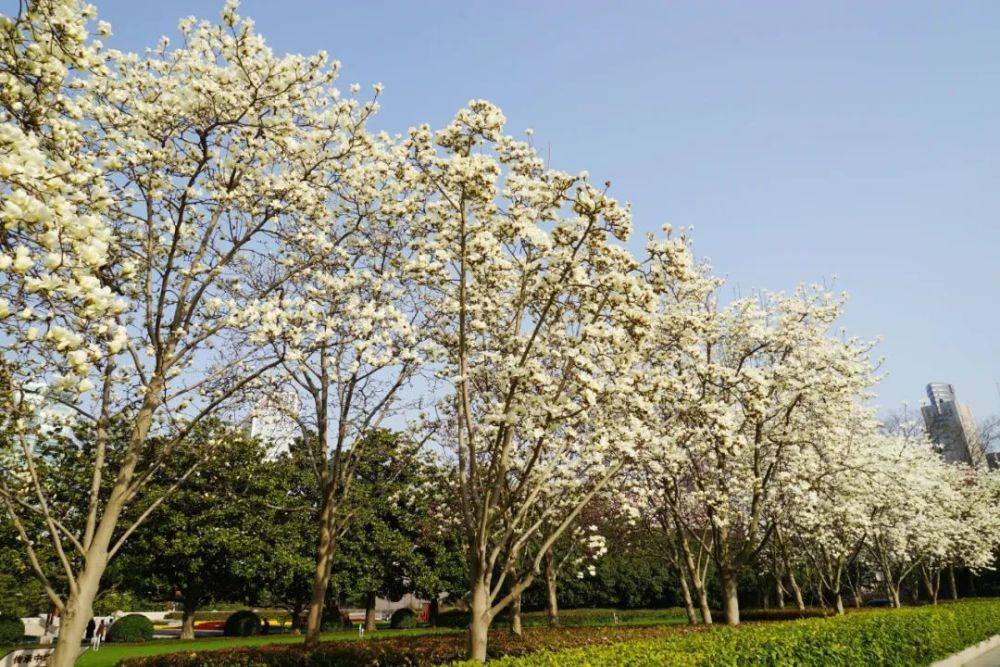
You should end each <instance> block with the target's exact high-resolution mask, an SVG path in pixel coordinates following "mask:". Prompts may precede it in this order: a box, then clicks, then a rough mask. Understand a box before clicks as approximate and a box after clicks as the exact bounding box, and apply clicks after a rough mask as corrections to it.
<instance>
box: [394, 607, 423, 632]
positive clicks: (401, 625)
mask: <svg viewBox="0 0 1000 667" xmlns="http://www.w3.org/2000/svg"><path fill="white" fill-rule="evenodd" d="M389 627H391V628H393V629H395V630H410V629H412V628H415V627H417V615H416V613H415V612H414V611H413V610H412V609H410V608H408V607H403V608H401V609H397V610H396V611H394V612H392V616H391V617H390V618H389Z"/></svg>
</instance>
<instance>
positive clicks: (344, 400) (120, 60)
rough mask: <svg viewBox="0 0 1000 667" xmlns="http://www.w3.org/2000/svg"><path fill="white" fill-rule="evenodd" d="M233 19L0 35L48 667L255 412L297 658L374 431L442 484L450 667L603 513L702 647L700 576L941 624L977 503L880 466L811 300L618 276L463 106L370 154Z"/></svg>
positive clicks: (2, 262) (328, 67) (57, 25)
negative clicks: (592, 512) (311, 516)
mask: <svg viewBox="0 0 1000 667" xmlns="http://www.w3.org/2000/svg"><path fill="white" fill-rule="evenodd" d="M236 10H237V8H236V4H235V3H234V2H229V3H227V5H226V7H225V9H224V10H223V13H222V20H221V22H219V23H211V22H203V21H196V20H194V19H185V20H183V21H182V22H181V24H180V40H179V44H178V45H176V46H173V45H171V43H170V41H169V40H167V39H166V38H164V39H163V40H161V41H160V42H159V43H158V44H157V45H156V46H155V47H153V48H151V49H149V50H147V51H146V52H144V53H143V54H134V53H122V52H118V51H114V50H106V49H105V47H104V45H103V44H102V43H101V42H100V41H98V40H97V39H94V38H93V37H92V36H91V35H90V34H89V33H88V29H89V27H90V21H91V20H92V18H93V10H92V9H91V8H89V7H86V6H84V5H82V4H81V3H80V2H79V1H78V0H30V1H28V2H25V3H22V4H21V5H20V6H19V12H18V13H17V15H16V16H13V17H4V18H2V19H0V77H2V79H3V83H4V85H3V88H2V93H0V121H2V126H0V179H2V182H0V189H2V192H3V206H2V208H0V220H2V222H3V236H2V240H0V272H2V273H0V292H2V294H0V299H2V300H0V324H2V326H3V345H4V347H3V353H4V359H3V361H4V372H5V373H8V375H9V381H8V384H9V385H10V387H11V389H12V390H11V391H10V392H8V395H7V397H6V398H5V401H7V405H5V408H6V409H5V411H4V415H3V423H2V438H3V450H2V452H0V455H2V460H0V463H2V468H0V500H2V503H3V505H4V507H5V509H6V511H7V513H8V516H9V518H10V521H11V524H12V525H13V526H14V527H15V529H16V530H17V532H18V536H19V538H20V540H21V542H22V545H23V548H24V551H25V554H26V558H27V560H28V561H29V562H30V563H31V566H32V570H33V572H34V574H35V576H36V577H37V578H38V579H39V581H40V582H41V583H42V585H43V586H44V588H45V591H46V594H47V595H48V597H49V599H50V601H51V603H52V605H53V606H54V607H55V608H56V609H58V610H59V612H60V614H61V617H62V629H61V632H60V635H59V640H58V643H57V646H56V651H55V654H54V657H53V663H52V664H54V665H57V666H58V667H68V666H69V665H71V664H72V662H73V661H74V659H75V657H76V653H77V650H78V647H79V642H80V639H81V637H82V636H83V634H84V630H85V626H86V623H87V621H88V620H89V619H90V618H91V615H92V607H93V602H94V599H95V596H96V595H97V593H98V591H99V588H100V584H101V578H102V576H103V573H104V571H105V569H106V568H107V566H108V563H109V561H110V560H111V559H112V558H113V557H114V556H115V555H116V554H117V553H118V552H119V551H120V550H121V549H122V546H123V545H124V544H125V543H126V542H127V540H128V539H129V537H130V536H131V535H133V533H134V532H135V531H136V530H141V529H142V525H143V523H144V522H145V521H147V520H149V518H150V517H151V516H155V512H156V510H157V507H158V506H160V505H161V504H162V503H163V502H164V500H165V499H167V498H169V497H170V495H171V494H172V493H173V492H174V491H175V490H176V489H177V488H180V486H181V485H183V484H184V482H185V480H186V479H187V478H188V477H189V476H190V475H191V474H194V473H195V472H196V471H197V468H198V466H199V465H200V460H201V459H199V457H198V456H195V457H194V460H193V462H192V463H191V465H190V466H188V467H187V468H186V469H185V470H182V471H179V472H178V473H177V474H176V475H175V478H174V479H173V480H172V481H171V482H170V483H169V484H163V479H162V478H163V474H162V472H163V470H164V469H165V468H167V467H168V466H167V463H168V462H171V461H172V460H173V458H174V455H175V454H176V453H177V452H178V451H179V450H180V448H181V447H183V446H184V445H186V444H189V443H190V441H191V440H192V438H191V436H192V434H193V433H195V432H196V430H197V429H198V427H199V424H202V423H204V422H206V421H207V420H210V419H211V418H212V417H214V416H217V415H219V414H222V413H223V412H224V413H225V414H226V415H230V416H231V415H236V416H237V417H239V416H241V415H246V414H247V409H246V407H245V406H246V403H247V401H248V400H251V399H252V398H253V397H254V396H258V395H259V394H260V393H261V392H274V394H275V395H276V396H283V397H287V396H291V395H293V394H294V395H295V396H296V398H297V399H298V400H297V401H289V402H288V404H289V407H291V406H292V404H293V403H294V404H297V405H300V406H302V408H301V409H297V410H290V411H289V417H294V418H295V419H296V420H297V421H298V424H299V427H300V429H301V438H300V441H301V443H302V452H303V455H305V456H307V457H308V459H309V461H310V467H311V470H312V472H313V479H312V482H311V483H312V484H313V485H314V491H315V493H313V494H312V495H313V496H314V497H316V498H318V502H319V506H318V508H316V512H315V553H314V556H315V568H314V573H313V584H312V595H311V602H310V604H309V609H308V622H307V632H306V640H307V641H309V642H315V641H317V640H318V638H319V631H320V627H321V624H322V620H323V613H324V601H325V599H326V598H327V595H326V594H327V590H328V587H329V582H330V580H331V576H332V574H333V572H332V568H333V567H334V563H335V562H336V559H335V555H336V554H337V550H338V543H339V541H340V540H341V539H342V538H343V536H344V535H345V534H347V532H348V530H349V528H350V527H351V522H352V519H354V518H355V517H356V516H357V514H358V509H357V503H358V502H361V501H359V500H358V498H359V493H358V491H357V489H356V488H355V485H354V480H355V479H356V478H357V474H356V473H357V471H358V470H359V468H360V467H363V464H364V461H365V456H366V449H367V447H368V445H367V444H366V443H369V442H371V439H370V438H366V437H365V436H366V434H369V433H371V432H372V430H373V429H376V428H378V427H380V426H382V425H384V424H386V423H388V422H390V421H391V422H392V423H393V424H396V425H398V424H403V423H409V424H411V425H412V429H413V433H412V436H413V437H412V440H413V441H415V442H418V443H422V444H423V445H425V446H426V447H427V448H428V450H429V451H432V452H434V453H435V454H436V455H437V457H438V458H439V465H440V467H441V469H442V470H444V471H446V472H447V474H445V475H441V476H438V475H433V476H432V477H433V479H429V480H428V485H431V484H434V485H435V486H436V488H437V493H439V494H442V495H443V496H444V497H445V500H444V501H443V502H442V503H441V504H440V506H441V507H447V508H450V509H452V510H453V511H452V512H451V513H450V515H449V516H448V518H449V519H450V520H451V521H453V522H454V525H455V526H456V530H457V531H458V534H459V535H460V539H461V542H462V543H463V544H464V547H465V550H466V555H467V558H466V561H467V562H466V570H467V572H468V602H469V606H470V609H471V622H470V628H469V655H470V657H471V658H475V659H478V660H484V659H485V657H486V655H487V640H488V630H489V628H490V625H491V623H492V621H493V620H494V619H495V618H496V617H497V615H498V614H500V613H501V612H503V611H504V610H506V609H508V608H513V609H515V610H516V609H518V608H519V605H520V598H521V595H522V593H523V592H524V591H525V590H526V589H527V588H528V587H529V586H530V585H532V583H533V582H535V581H536V579H539V578H540V577H542V576H544V577H545V579H546V580H547V582H548V583H549V584H550V586H549V587H550V591H551V592H552V594H551V596H550V597H552V598H553V601H552V603H551V606H552V610H553V612H554V611H555V601H554V596H555V593H554V576H555V575H554V572H555V571H556V570H558V568H559V567H561V564H563V563H565V562H566V560H567V558H569V556H567V554H571V553H572V552H573V549H572V548H571V546H568V545H567V542H570V543H572V542H573V541H574V540H577V539H586V540H588V545H589V546H588V550H589V551H591V552H593V551H595V550H597V551H599V549H598V547H599V544H600V539H599V538H596V539H595V536H594V535H593V534H591V533H590V532H589V531H581V530H580V528H579V526H578V525H577V524H578V522H579V518H580V516H581V513H582V512H584V510H585V508H586V507H587V506H588V504H589V503H591V502H592V501H593V500H594V499H595V498H597V497H598V496H607V495H609V494H610V495H612V496H614V498H615V503H616V504H618V505H621V506H624V507H627V508H628V510H629V512H630V513H631V514H632V515H633V516H634V517H636V518H637V519H642V520H645V521H648V522H649V523H650V524H651V525H652V524H655V525H656V526H658V527H659V529H660V530H662V531H663V533H664V535H665V536H667V538H668V539H666V540H665V541H663V544H666V545H669V546H668V547H667V550H668V551H669V554H665V556H667V558H668V560H670V562H673V563H674V564H675V566H676V567H677V569H678V572H679V573H680V576H681V579H682V582H683V583H684V588H685V590H688V592H689V599H690V600H692V602H691V603H690V605H689V606H692V609H691V617H692V618H694V613H693V604H694V602H693V600H695V599H696V600H697V604H698V605H699V606H700V607H701V612H702V617H703V618H704V619H705V620H706V621H707V620H709V618H710V611H709V606H708V598H707V593H706V586H707V584H706V581H705V579H706V576H707V574H706V573H707V572H708V564H709V562H711V563H712V564H713V565H714V571H715V572H716V573H717V574H718V576H719V579H720V583H721V587H722V590H723V591H724V611H725V614H726V618H727V620H728V622H730V623H737V622H738V621H739V605H738V590H737V582H738V580H739V577H740V575H741V574H742V573H745V572H746V571H747V570H748V569H750V568H753V567H755V566H756V565H758V564H759V563H761V562H764V561H765V560H766V559H767V558H771V560H772V561H774V562H780V564H781V565H780V567H781V568H782V571H783V572H788V573H789V575H790V574H791V572H793V571H794V569H795V568H801V567H802V563H804V562H805V560H806V559H811V560H809V563H810V564H811V567H812V571H813V572H816V573H820V576H821V577H822V581H823V585H824V586H825V587H826V588H827V590H828V591H830V592H831V594H833V595H834V596H835V597H836V599H837V600H838V604H839V603H840V595H841V590H842V589H843V587H844V582H845V579H846V576H845V573H846V572H847V570H850V569H852V568H854V567H855V566H856V564H857V563H860V562H864V563H867V564H869V565H870V566H871V567H872V568H875V569H877V571H878V572H879V573H880V575H881V580H882V581H884V582H886V586H887V590H889V591H890V592H892V591H895V594H896V595H895V597H894V600H896V601H897V602H898V591H899V585H898V582H899V581H900V580H901V578H903V577H906V576H908V575H910V574H911V573H912V572H920V573H921V575H922V576H923V577H924V579H925V580H926V582H927V585H928V587H929V589H930V590H933V591H934V592H935V595H936V591H937V588H936V587H937V586H938V584H939V582H940V576H941V572H942V571H943V568H946V567H947V566H950V565H955V564H963V565H969V566H973V567H976V566H980V565H982V564H984V561H985V558H986V555H988V553H989V552H990V550H991V548H992V546H993V545H994V543H995V540H996V533H997V527H996V525H995V523H996V522H995V520H994V518H993V517H992V516H986V515H983V514H982V513H981V512H978V513H977V512H976V511H975V508H976V507H978V506H980V505H981V504H982V503H984V502H985V500H984V499H990V500H992V499H994V498H995V485H994V484H993V482H992V478H985V477H984V478H980V477H977V476H976V475H975V474H973V473H971V472H969V471H964V470H961V469H958V468H945V467H943V466H941V465H940V464H939V463H938V462H937V460H936V459H935V458H934V457H933V456H931V455H930V454H929V453H928V452H929V450H927V448H926V447H925V446H924V445H923V443H919V442H918V443H909V442H904V441H902V440H900V439H899V438H893V437H888V436H883V435H881V434H880V433H879V431H878V428H877V426H876V424H875V423H874V420H873V419H872V418H871V416H870V415H869V414H868V413H867V412H866V410H865V408H864V407H862V406H863V404H864V402H865V401H866V400H867V399H868V398H869V397H870V392H871V387H872V385H873V382H874V375H873V373H874V369H873V364H872V361H871V359H870V357H869V352H870V346H869V345H867V344H864V343H861V342H859V341H856V340H853V339H846V338H843V337H838V336H837V335H834V334H833V332H831V327H832V326H833V325H834V322H835V321H836V319H837V318H838V316H839V314H840V310H841V307H842V302H841V300H840V299H838V298H835V297H833V296H831V295H829V294H827V293H826V292H824V291H822V290H818V289H801V290H799V291H797V292H796V293H794V294H792V295H790V296H773V297H762V298H760V299H755V300H741V301H737V302H734V303H731V304H723V303H721V300H720V299H719V298H718V289H719V281H717V280H716V279H714V278H712V276H711V275H710V274H709V272H708V270H707V268H706V267H704V266H702V265H699V264H698V263H697V262H696V261H695V260H694V259H693V257H692V254H691V250H690V247H689V243H688V240H687V238H686V237H685V236H684V235H675V234H673V233H672V232H671V231H670V230H669V229H666V230H664V232H663V234H661V235H659V236H650V237H649V238H648V239H647V240H646V243H645V245H644V247H643V250H642V252H641V253H640V254H639V255H638V256H637V255H636V254H634V253H633V252H630V251H629V250H628V249H627V247H626V243H627V242H628V241H629V237H630V234H631V212H630V209H629V206H628V205H626V204H623V203H621V202H619V201H616V200H615V199H613V198H611V196H609V191H608V190H609V186H608V185H607V184H605V185H603V186H597V185H594V184H593V183H592V182H591V181H590V179H589V176H588V175H587V174H586V173H585V172H581V173H575V174H574V173H567V172H562V171H558V170H554V169H551V168H550V167H548V166H547V165H546V164H545V162H544V161H543V160H542V159H541V158H540V157H539V155H538V154H537V153H536V151H535V150H534V148H533V147H532V145H531V143H530V141H522V140H518V139H515V138H513V137H511V136H509V135H508V134H506V133H505V131H504V125H505V122H506V121H505V118H504V116H503V114H502V113H501V112H500V110H499V109H498V108H496V107H495V106H493V105H492V104H490V103H488V102H485V101H480V100H475V101H473V102H471V103H470V104H469V105H468V107H467V108H465V109H462V110H460V111H459V112H458V114H457V115H456V116H455V118H454V120H453V121H452V122H451V123H450V124H448V125H447V126H446V127H445V128H443V129H442V130H440V131H432V130H431V129H430V128H429V127H428V126H426V125H420V126H416V127H414V128H412V129H411V130H410V131H409V132H408V133H407V134H406V135H405V136H403V137H390V136H387V135H385V134H378V133H374V132H372V131H370V130H369V129H368V128H367V124H368V123H369V121H370V119H371V118H372V116H373V115H374V114H375V113H376V112H377V110H378V105H377V103H376V98H377V97H378V94H379V91H380V87H379V86H376V87H375V93H374V95H373V97H372V99H369V100H362V99H359V97H358V93H359V88H358V87H357V86H351V89H350V94H349V95H345V94H343V93H342V92H341V91H340V90H339V89H338V88H337V87H335V80H336V78H337V74H338V71H339V63H336V62H333V61H330V60H329V59H328V58H327V56H326V55H325V54H322V53H320V54H315V55H312V56H299V55H276V54H274V53H273V52H272V51H271V50H270V49H269V48H268V46H267V45H266V43H265V42H264V40H263V39H262V38H261V37H260V36H259V35H258V34H257V33H256V32H255V30H254V26H253V23H252V22H251V21H249V20H247V19H244V18H241V17H240V16H239V15H238V14H237V13H236ZM97 30H98V32H99V33H101V34H102V35H106V34H108V33H109V31H110V28H109V27H108V26H106V25H104V24H98V26H97ZM278 402H280V401H278ZM53 406H59V408H58V410H59V411H60V412H59V414H60V415H61V417H60V418H61V419H62V418H66V419H72V420H79V421H80V422H83V423H86V424H88V428H90V429H92V432H93V433H94V436H93V440H94V442H93V445H92V446H88V447H87V448H86V449H85V451H82V452H81V455H82V456H84V457H85V459H86V461H87V470H88V472H89V484H88V485H87V486H88V490H89V493H88V500H87V502H86V504H85V506H81V507H74V508H70V509H68V510H63V509H58V508H56V507H55V506H54V505H53V504H52V503H51V502H50V501H49V498H50V497H51V494H52V492H53V489H54V488H57V487H58V485H59V483H60V480H59V479H58V478H53V477H51V476H46V475H45V474H43V472H42V470H43V468H45V467H44V466H40V465H39V463H40V461H39V460H38V457H39V456H40V454H39V452H40V451H41V450H40V449H39V448H38V447H36V445H37V444H38V440H39V439H40V438H46V437H49V435H51V430H47V429H46V423H45V422H46V420H47V419H49V418H50V417H51V416H52V415H53V410H55V409H56V408H54V407H53ZM111 424H116V425H119V427H120V425H122V424H124V425H125V426H124V428H125V430H126V433H125V434H124V435H123V436H121V437H120V438H119V440H121V441H123V442H124V443H125V444H124V445H123V447H124V449H123V450H122V451H116V452H115V455H114V456H109V455H108V454H109V451H108V447H109V434H108V429H109V426H110V425H111ZM116 441H117V440H116ZM189 449H190V448H188V451H187V454H186V455H187V456H190V451H189ZM202 449H203V452H202V454H203V457H202V458H204V457H208V456H211V454H212V443H211V442H206V443H204V444H203V445H202ZM439 477H440V478H441V479H444V482H443V483H440V484H438V483H437V480H438V479H439ZM151 480H156V481H157V484H156V485H155V488H156V490H157V491H156V493H154V494H150V493H147V487H149V486H150V482H151ZM424 491H426V489H422V490H421V492H424ZM911 495H913V496H917V497H918V498H919V500H914V499H912V498H911V497H910V496H911ZM137 504H138V505H139V506H137ZM123 517H129V519H128V520H125V519H123ZM580 535H584V536H585V537H583V538H580V537H578V536H580ZM785 579H786V578H785V577H782V578H781V579H779V581H784V580H785Z"/></svg>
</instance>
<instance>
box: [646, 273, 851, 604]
mask: <svg viewBox="0 0 1000 667" xmlns="http://www.w3.org/2000/svg"><path fill="white" fill-rule="evenodd" d="M840 310H841V300H839V299H836V298H834V297H832V296H831V295H829V294H827V293H826V292H823V291H822V290H819V289H804V288H803V289H800V290H798V291H797V292H796V293H795V294H793V295H791V296H780V295H779V296H772V297H766V298H762V299H761V300H760V301H759V302H758V301H755V300H740V301H736V302H734V303H733V304H731V305H730V306H728V307H726V308H719V307H718V306H717V305H716V302H715V300H714V299H713V298H709V299H707V300H706V301H705V306H704V308H703V313H702V317H701V318H699V319H695V320H692V322H693V323H695V326H697V327H698V329H699V330H700V332H701V333H700V337H699V340H698V341H697V343H696V344H695V346H694V348H693V349H690V350H688V351H687V353H686V354H685V355H683V357H682V358H681V360H680V361H679V362H678V363H677V364H674V365H673V366H663V365H661V366H659V367H658V368H657V369H654V371H656V370H658V371H659V373H660V375H661V376H662V378H663V379H662V380H658V382H661V383H662V384H663V385H664V386H667V387H670V388H671V389H670V391H668V392H665V393H663V394H661V395H655V396H654V397H652V399H651V400H650V403H651V404H653V406H654V407H655V409H654V410H652V411H651V412H650V413H649V414H648V415H647V427H648V428H649V429H650V430H651V431H652V432H653V433H654V434H655V438H654V439H653V440H652V441H651V442H652V444H653V446H650V447H646V448H644V450H643V458H642V460H641V464H642V466H643V470H642V474H643V475H644V479H646V480H648V491H647V494H648V495H649V497H648V498H647V499H646V503H645V508H646V509H647V510H650V509H651V510H652V511H654V512H656V511H659V512H660V513H661V514H666V515H667V516H669V518H670V520H672V521H673V522H674V524H675V529H676V530H677V531H678V533H677V534H678V536H679V548H680V552H681V554H682V557H683V559H684V562H685V564H686V565H687V570H688V574H689V575H690V576H691V577H692V579H693V580H694V581H695V584H696V588H697V584H698V581H697V579H696V577H697V575H698V573H699V571H703V570H702V569H701V568H702V567H703V566H699V563H698V561H697V559H696V558H693V556H694V555H696V553H697V551H694V550H693V549H692V548H691V543H694V544H696V545H697V548H698V549H701V550H703V551H707V552H709V553H710V554H711V556H712V560H713V564H714V566H715V569H716V572H717V574H718V576H719V580H720V584H721V588H722V591H723V603H724V604H723V606H724V611H725V614H726V620H727V622H728V623H730V624H736V623H739V602H738V596H737V581H738V578H739V575H740V573H741V572H742V571H744V570H745V569H746V568H747V567H749V566H750V565H751V564H753V563H755V562H756V561H757V559H758V557H759V556H760V555H761V554H762V553H763V551H764V549H765V548H766V547H767V545H768V544H769V542H770V539H771V538H772V536H773V534H774V531H775V527H776V524H775V517H777V516H779V515H780V514H781V512H782V508H784V507H786V506H788V504H789V503H791V502H793V501H794V499H795V494H796V492H797V490H798V489H799V487H800V486H801V483H802V480H807V479H809V478H810V476H811V475H812V471H810V470H809V466H808V457H806V456H805V455H804V453H805V452H806V451H808V450H809V449H810V448H812V447H815V446H817V445H818V443H821V442H823V441H825V440H828V439H829V438H830V437H831V433H832V432H834V431H835V430H836V429H837V428H839V427H840V425H842V424H843V422H844V421H845V420H846V419H847V418H848V417H849V416H850V414H851V411H852V409H853V406H854V403H855V401H856V400H857V399H858V398H859V397H862V396H863V392H864V391H865V390H866V388H867V387H868V386H869V384H870V383H871V370H870V367H871V364H870V362H869V360H868V350H869V346H868V345H864V344H861V343H859V342H857V341H855V340H852V339H846V340H845V339H838V338H835V337H833V336H832V335H831V334H830V332H829V329H830V328H831V326H832V323H833V322H834V320H835V319H836V318H837V317H838V315H839V313H840ZM641 496H642V494H640V497H641ZM660 503H663V504H665V505H666V511H665V512H664V508H663V507H662V506H661V505H660Z"/></svg>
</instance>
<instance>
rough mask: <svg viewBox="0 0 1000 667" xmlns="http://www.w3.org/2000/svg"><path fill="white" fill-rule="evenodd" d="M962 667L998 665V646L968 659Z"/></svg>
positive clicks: (999, 663) (999, 647)
mask: <svg viewBox="0 0 1000 667" xmlns="http://www.w3.org/2000/svg"><path fill="white" fill-rule="evenodd" d="M962 667H1000V646H998V647H996V648H995V649H992V650H990V651H987V652H986V653H984V654H982V655H981V656H979V657H978V658H975V659H973V660H970V661H969V662H967V663H965V664H964V665H962Z"/></svg>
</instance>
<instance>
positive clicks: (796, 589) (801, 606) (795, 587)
mask: <svg viewBox="0 0 1000 667" xmlns="http://www.w3.org/2000/svg"><path fill="white" fill-rule="evenodd" d="M788 585H789V586H791V587H792V593H794V594H795V606H796V607H797V608H798V610H799V611H805V610H806V601H805V600H803V599H802V588H801V587H800V586H799V582H798V581H797V580H796V579H795V573H794V572H792V571H791V570H788Z"/></svg>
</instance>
